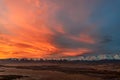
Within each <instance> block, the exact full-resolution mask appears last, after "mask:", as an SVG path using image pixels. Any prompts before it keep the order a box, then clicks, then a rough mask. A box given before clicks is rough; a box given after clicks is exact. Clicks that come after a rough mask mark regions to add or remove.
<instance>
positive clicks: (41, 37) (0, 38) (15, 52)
mask: <svg viewBox="0 0 120 80" xmlns="http://www.w3.org/2000/svg"><path fill="white" fill-rule="evenodd" d="M97 4H98V5H100V0H91V1H89V0H69V1H67V0H12V1H10V0H1V1H0V58H11V57H12V58H13V57H16V58H22V57H25V58H60V57H69V56H77V55H81V54H85V53H94V52H96V51H99V48H100V47H101V44H102V43H101V44H99V43H100V42H104V41H105V40H108V39H106V38H105V39H103V36H101V34H100V33H99V31H98V29H100V27H99V25H98V22H97V21H96V22H95V21H94V20H93V19H91V16H92V14H93V11H94V10H96V8H95V7H96V5H97ZM100 49H102V48H100Z"/></svg>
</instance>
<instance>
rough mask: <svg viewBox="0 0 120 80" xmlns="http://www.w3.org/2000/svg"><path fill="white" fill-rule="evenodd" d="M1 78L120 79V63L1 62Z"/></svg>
mask: <svg viewBox="0 0 120 80" xmlns="http://www.w3.org/2000/svg"><path fill="white" fill-rule="evenodd" d="M0 80H120V64H113V63H109V64H88V63H87V64H85V63H76V64H75V63H6V64H2V63H1V65H0Z"/></svg>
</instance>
